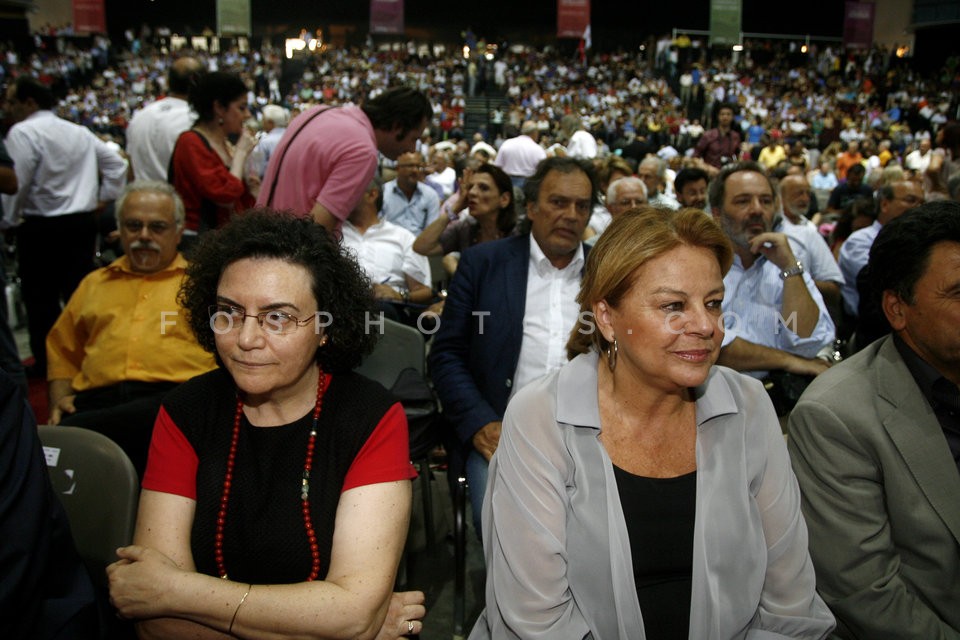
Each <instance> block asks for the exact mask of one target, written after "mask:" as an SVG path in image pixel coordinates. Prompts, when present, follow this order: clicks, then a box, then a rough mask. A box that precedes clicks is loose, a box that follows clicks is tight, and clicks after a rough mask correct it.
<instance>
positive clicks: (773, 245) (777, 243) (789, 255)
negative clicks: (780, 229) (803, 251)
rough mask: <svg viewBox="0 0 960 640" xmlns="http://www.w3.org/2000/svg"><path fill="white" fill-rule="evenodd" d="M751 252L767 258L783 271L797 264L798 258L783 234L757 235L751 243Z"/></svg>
mask: <svg viewBox="0 0 960 640" xmlns="http://www.w3.org/2000/svg"><path fill="white" fill-rule="evenodd" d="M750 252H751V253H753V254H756V255H762V256H765V257H766V258H767V260H769V261H770V262H772V263H773V264H775V265H777V266H778V267H780V269H781V270H783V269H789V268H790V267H792V266H794V265H796V264H797V257H796V256H795V255H793V249H791V248H790V243H789V242H788V241H787V236H786V235H785V234H783V233H774V232H772V231H768V232H766V233H761V234H759V235H757V236H756V237H755V238H753V240H751V241H750Z"/></svg>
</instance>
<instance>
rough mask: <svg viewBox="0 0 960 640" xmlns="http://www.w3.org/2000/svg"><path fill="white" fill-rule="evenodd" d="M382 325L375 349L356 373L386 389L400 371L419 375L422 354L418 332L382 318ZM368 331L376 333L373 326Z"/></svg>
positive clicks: (424, 354)
mask: <svg viewBox="0 0 960 640" xmlns="http://www.w3.org/2000/svg"><path fill="white" fill-rule="evenodd" d="M382 322H383V333H382V335H381V336H380V339H379V340H377V346H376V347H375V348H374V350H373V353H371V354H370V355H369V356H367V357H366V358H364V359H363V362H361V363H360V366H359V367H357V369H356V372H357V373H359V374H361V375H364V376H366V377H368V378H370V379H371V380H376V381H377V382H379V383H380V384H382V385H383V386H384V387H386V388H387V389H390V388H392V387H393V384H394V383H395V382H396V381H397V378H398V377H399V375H400V372H401V371H403V370H404V369H408V368H413V369H416V371H417V373H419V374H421V375H422V374H423V372H424V361H425V359H426V352H425V347H424V341H423V336H422V335H421V334H420V332H419V331H417V330H416V329H414V328H413V327H408V326H407V325H405V324H402V323H400V322H396V321H394V320H390V319H389V318H383V320H382ZM370 329H371V331H376V330H377V325H375V324H374V325H371V327H370Z"/></svg>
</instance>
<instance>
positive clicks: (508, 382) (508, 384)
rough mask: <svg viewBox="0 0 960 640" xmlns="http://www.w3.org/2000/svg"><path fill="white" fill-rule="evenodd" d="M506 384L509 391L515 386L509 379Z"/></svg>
mask: <svg viewBox="0 0 960 640" xmlns="http://www.w3.org/2000/svg"><path fill="white" fill-rule="evenodd" d="M505 384H506V385H507V388H508V389H509V388H510V387H512V386H513V380H511V379H510V378H507V381H506V383H505Z"/></svg>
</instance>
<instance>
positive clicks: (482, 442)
mask: <svg viewBox="0 0 960 640" xmlns="http://www.w3.org/2000/svg"><path fill="white" fill-rule="evenodd" d="M524 189H525V191H526V202H527V205H526V206H527V220H528V222H529V233H523V234H522V235H518V236H514V237H510V238H504V239H503V240H495V241H493V242H485V243H482V244H479V245H476V246H474V247H471V248H470V249H467V250H466V251H464V253H463V256H462V258H461V260H460V266H459V267H457V272H456V273H455V274H454V276H453V278H452V279H451V281H450V288H449V291H448V295H447V299H446V304H445V306H444V309H443V315H442V317H441V323H440V329H439V330H438V331H437V333H436V334H435V335H434V337H433V343H432V346H431V348H430V354H429V365H430V376H431V378H432V379H433V382H434V385H435V387H436V391H437V396H438V398H439V400H440V403H441V404H442V406H443V413H444V416H445V417H446V420H447V422H448V424H449V426H450V432H451V435H452V436H454V435H455V437H456V440H457V442H456V444H455V445H454V446H451V447H448V449H447V450H448V452H449V453H450V454H451V457H454V462H455V463H457V462H459V461H460V460H464V461H465V470H466V476H467V480H468V482H469V483H470V501H471V510H472V513H473V518H474V526H475V530H476V532H477V533H478V534H479V532H480V510H481V501H482V499H483V492H484V489H485V487H486V484H487V462H488V461H489V460H490V456H492V455H493V452H494V451H495V450H496V448H497V443H498V442H499V439H500V422H501V420H502V419H503V412H504V410H505V409H506V407H507V401H508V400H509V399H510V397H511V396H512V395H513V394H514V393H515V392H516V391H517V390H519V389H520V388H522V387H523V386H524V385H526V384H527V383H529V382H531V381H533V380H536V379H537V378H539V377H540V376H542V375H544V374H546V373H549V372H550V371H553V370H555V369H558V368H560V366H562V364H563V361H564V355H563V344H564V338H563V337H562V336H566V335H567V333H568V332H569V331H570V328H571V327H573V326H574V324H575V323H576V319H577V304H576V292H577V289H578V287H579V284H580V277H581V274H582V271H583V260H584V256H585V255H586V252H587V251H588V250H589V247H585V246H584V244H583V243H582V242H581V241H580V238H581V237H582V235H583V230H584V228H585V227H586V226H587V220H589V218H590V212H591V211H592V210H593V205H594V204H596V200H597V187H596V175H595V174H594V172H593V167H592V166H591V165H590V164H589V163H588V162H584V161H581V160H577V159H575V158H566V157H552V158H547V159H546V160H544V161H542V162H541V163H540V164H539V165H538V167H537V170H536V172H535V173H534V174H533V175H532V176H530V178H528V179H527V181H526V183H525V184H524Z"/></svg>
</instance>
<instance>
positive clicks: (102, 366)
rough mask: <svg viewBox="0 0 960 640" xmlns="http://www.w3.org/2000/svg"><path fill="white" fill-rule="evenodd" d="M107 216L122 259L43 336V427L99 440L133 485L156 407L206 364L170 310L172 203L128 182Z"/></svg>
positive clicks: (179, 219)
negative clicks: (118, 455)
mask: <svg viewBox="0 0 960 640" xmlns="http://www.w3.org/2000/svg"><path fill="white" fill-rule="evenodd" d="M116 211H117V228H118V230H119V233H120V243H121V245H122V246H123V251H124V255H123V256H121V257H120V258H118V259H116V260H114V261H113V262H112V263H110V264H109V265H107V266H106V267H103V268H101V269H97V270H96V271H94V272H92V273H90V274H89V275H87V277H86V278H84V279H83V281H82V282H81V283H80V286H79V287H77V290H76V291H75V292H74V294H73V295H72V296H71V297H70V301H69V302H68V303H67V305H66V306H65V307H64V309H63V312H62V313H61V314H60V317H59V318H58V319H57V321H56V323H55V324H54V326H53V329H51V330H50V333H49V334H48V336H47V344H46V346H47V362H48V364H47V371H48V380H49V383H50V386H49V401H50V418H49V423H50V424H67V425H71V426H78V427H86V428H89V429H93V430H94V431H98V432H100V433H103V434H104V435H106V436H108V437H109V438H111V439H112V440H114V441H115V442H117V444H119V445H120V446H121V447H122V448H123V450H124V451H126V453H127V455H128V456H129V457H130V460H131V461H132V462H133V464H134V467H136V469H137V472H138V473H140V474H141V475H142V473H143V470H144V468H145V466H146V457H147V449H148V448H149V445H150V437H151V434H152V432H153V423H154V419H155V418H156V415H157V411H158V410H159V407H160V401H161V399H162V398H163V396H164V395H165V394H166V392H167V391H169V390H170V389H171V388H173V387H174V386H176V385H177V384H179V383H181V382H184V381H186V380H189V379H190V378H192V377H194V376H196V375H199V374H201V373H205V372H207V371H210V370H211V369H213V368H214V367H215V362H214V360H213V357H212V356H211V355H210V354H209V353H208V352H206V351H204V350H203V349H202V348H201V347H200V345H199V344H197V341H196V339H195V338H194V336H193V333H192V332H191V331H190V328H189V326H188V324H187V321H186V318H184V317H183V314H182V310H181V308H180V305H179V304H178V303H177V292H178V291H179V289H180V283H181V281H182V280H183V274H184V271H185V269H186V267H187V262H186V260H185V259H184V258H183V256H182V255H180V253H178V252H177V244H178V243H179V242H180V237H181V236H182V235H183V228H184V226H183V225H184V210H183V202H182V201H181V200H180V196H178V195H177V193H176V191H175V190H174V189H173V187H172V186H171V185H170V184H168V183H166V182H159V181H148V180H138V181H135V182H132V183H130V184H129V185H127V187H126V188H125V189H124V191H123V192H122V193H121V195H120V198H119V199H118V200H117V207H116Z"/></svg>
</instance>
